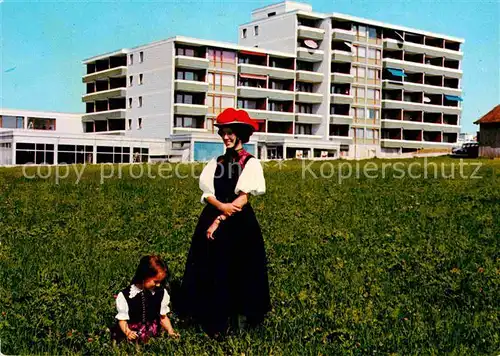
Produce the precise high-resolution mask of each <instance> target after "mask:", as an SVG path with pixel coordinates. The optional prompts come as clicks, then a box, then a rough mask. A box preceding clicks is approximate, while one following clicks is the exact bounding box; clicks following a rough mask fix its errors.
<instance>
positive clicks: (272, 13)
mask: <svg viewBox="0 0 500 356" xmlns="http://www.w3.org/2000/svg"><path fill="white" fill-rule="evenodd" d="M272 16H276V11H273V12H270V13H268V14H267V17H272Z"/></svg>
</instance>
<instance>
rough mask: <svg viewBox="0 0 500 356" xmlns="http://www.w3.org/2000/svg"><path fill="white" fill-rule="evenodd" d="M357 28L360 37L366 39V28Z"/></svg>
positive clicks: (359, 26) (360, 26)
mask: <svg viewBox="0 0 500 356" xmlns="http://www.w3.org/2000/svg"><path fill="white" fill-rule="evenodd" d="M356 27H357V31H358V37H366V26H363V25H358V26H356Z"/></svg>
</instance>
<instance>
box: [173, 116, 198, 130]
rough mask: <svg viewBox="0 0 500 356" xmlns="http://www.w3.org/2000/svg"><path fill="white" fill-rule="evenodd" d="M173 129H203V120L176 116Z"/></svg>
mask: <svg viewBox="0 0 500 356" xmlns="http://www.w3.org/2000/svg"><path fill="white" fill-rule="evenodd" d="M175 127H187V128H193V129H196V128H203V118H201V119H200V118H196V117H191V116H176V117H175Z"/></svg>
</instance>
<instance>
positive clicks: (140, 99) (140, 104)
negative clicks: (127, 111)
mask: <svg viewBox="0 0 500 356" xmlns="http://www.w3.org/2000/svg"><path fill="white" fill-rule="evenodd" d="M139 107H140V108H142V96H140V97H139Z"/></svg>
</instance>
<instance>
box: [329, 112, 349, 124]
mask: <svg viewBox="0 0 500 356" xmlns="http://www.w3.org/2000/svg"><path fill="white" fill-rule="evenodd" d="M330 124H332V125H351V124H352V116H351V115H338V114H331V115H330Z"/></svg>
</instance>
